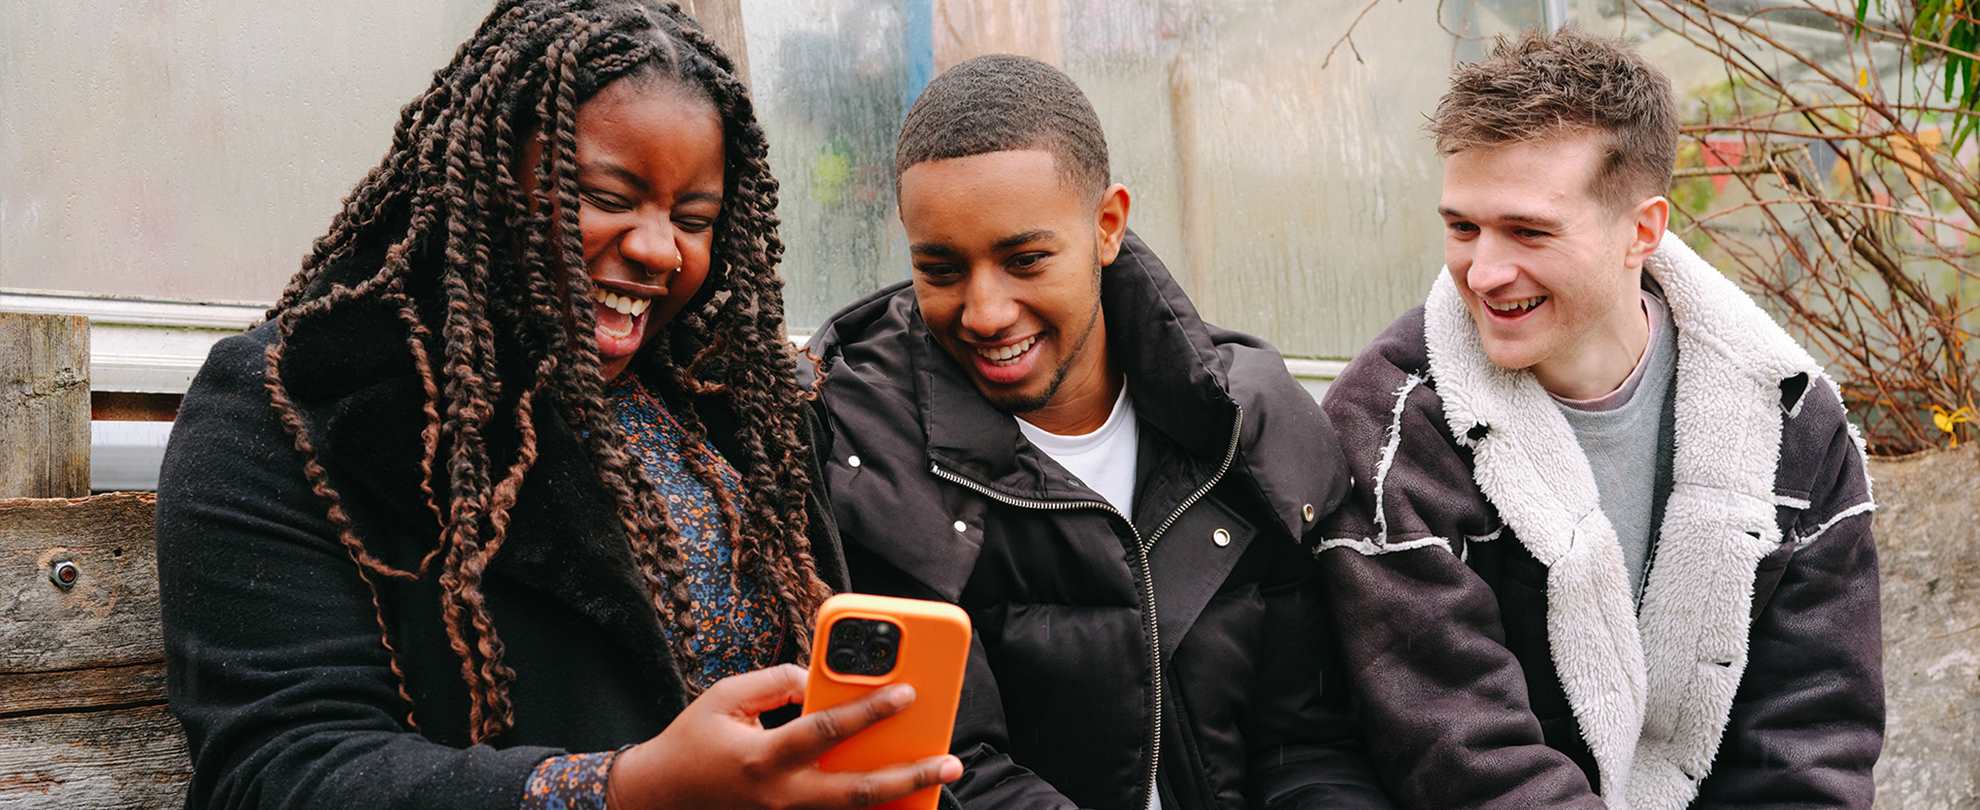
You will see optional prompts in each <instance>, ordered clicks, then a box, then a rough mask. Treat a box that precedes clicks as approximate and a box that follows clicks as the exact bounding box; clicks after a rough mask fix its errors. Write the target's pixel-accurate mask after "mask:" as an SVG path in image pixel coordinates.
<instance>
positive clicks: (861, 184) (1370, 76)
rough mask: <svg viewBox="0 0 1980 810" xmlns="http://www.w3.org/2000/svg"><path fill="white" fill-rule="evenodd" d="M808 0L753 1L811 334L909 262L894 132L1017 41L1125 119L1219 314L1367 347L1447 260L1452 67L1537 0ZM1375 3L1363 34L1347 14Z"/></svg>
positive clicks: (1203, 293) (754, 32) (759, 63)
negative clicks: (946, 73)
mask: <svg viewBox="0 0 1980 810" xmlns="http://www.w3.org/2000/svg"><path fill="white" fill-rule="evenodd" d="M1438 6H1439V4H1437V3H1430V2H1423V3H1417V2H1406V3H1393V2H1381V3H1375V4H1372V6H1370V4H1368V3H1365V2H1363V0H1325V1H1324V2H1316V1H1315V0H1168V1H1167V2H1157V1H1154V0H1131V1H1129V2H1122V1H1121V0H973V1H971V0H891V1H889V2H848V1H847V0H792V1H791V2H783V3H764V4H751V5H748V6H746V7H745V25H746V31H747V36H748V40H749V51H750V56H751V69H752V71H753V73H754V81H755V85H756V91H757V98H758V107H759V109H760V110H761V113H762V115H763V118H764V121H765V125H766V127H768V129H769V133H770V136H771V141H772V142H771V155H772V164H773V166H774V168H775V169H776V171H777V175H778V178H779V179H780V180H781V181H782V183H783V194H784V200H783V207H782V214H783V219H784V223H785V228H784V241H785V243H786V245H787V246H788V253H787V258H786V261H785V265H784V276H785V279H786V283H787V285H788V286H787V296H788V300H789V304H788V310H789V312H790V313H791V319H792V328H793V329H794V330H795V331H804V330H805V329H807V328H808V327H811V326H813V325H815V324H817V323H819V322H820V321H821V320H822V319H823V318H825V317H826V316H828V315H829V314H830V313H831V312H833V311H835V310H836V309H838V308H839V307H840V306H842V305H843V304H845V303H846V302H847V301H849V300H851V299H852V298H853V297H854V296H856V295H859V294H862V293H865V292H868V291H871V290H875V289H878V288H879V287H881V286H884V285H886V284H890V283H894V282H898V281H902V280H905V279H907V278H908V269H909V266H908V260H907V255H906V248H905V245H904V236H903V235H902V233H901V230H900V225H899V219H898V213H897V211H896V210H895V208H894V198H893V144H894V137H895V135H896V133H897V131H898V128H899V125H900V121H901V118H902V116H903V115H904V113H905V109H906V106H907V105H908V104H910V103H912V100H913V98H914V97H915V94H916V93H917V92H918V91H919V89H920V88H921V87H922V86H923V85H924V84H925V83H926V81H927V80H928V78H929V77H930V75H931V74H933V73H935V72H939V71H940V70H941V69H943V68H945V67H948V66H949V65H952V64H955V63H956V62H959V61H962V60H963V59H966V58H968V57H970V56H974V55H978V54H981V53H992V52H1017V53H1024V54H1027V55H1031V56H1035V57H1037V58H1040V59H1043V60H1046V61H1048V62H1051V63H1053V64H1056V65H1059V66H1060V67H1062V68H1063V69H1065V70H1066V72H1067V73H1069V74H1070V75H1071V76H1072V77H1073V78H1074V79H1075V80H1077V81H1078V82H1079V84H1080V86H1081V87H1082V88H1083V89H1084V90H1085V91H1086V94H1087V96H1088V97H1089V98H1090V99H1092V101H1093V104H1094V107H1095V108H1096V110H1097V111H1098V112H1099V114H1100V119H1101V122H1102V124H1103V125H1104V126H1105V127H1106V130H1107V135H1108V139H1109V146H1110V150H1111V153H1112V160H1113V172H1114V177H1115V179H1116V180H1118V181H1120V182H1122V183H1124V184H1126V185H1127V187H1128V189H1129V191H1130V192H1131V194H1132V197H1133V210H1132V213H1131V215H1130V217H1129V220H1130V223H1131V224H1132V226H1133V227H1134V228H1135V230H1136V231H1137V232H1138V233H1140V234H1141V236H1142V237H1143V238H1144V239H1146V240H1147V241H1148V243H1149V244H1150V245H1151V246H1153V247H1154V249H1155V250H1156V252H1157V253H1158V254H1159V255H1160V256H1161V257H1162V258H1163V259H1164V260H1165V261H1166V262H1167V263H1168V265H1169V267H1170V269H1171V270H1172V271H1173V272H1174V273H1175V274H1176V276H1177V277H1178V278H1179V279H1180V280H1181V281H1182V283H1183V285H1184V287H1185V288H1186V289H1187V290H1188V291H1189V293H1190V294H1191V296H1192V298H1193V299H1194V300H1195V301H1196V303H1197V305H1198V306H1199V308H1201V309H1202V310H1203V312H1204V313H1205V315H1206V316H1207V317H1209V318H1210V319H1211V320H1213V321H1216V322H1219V323H1222V324H1224V325H1227V326H1231V327H1234V328H1238V329H1243V330H1245V331H1249V332H1254V333H1257V334H1260V335H1263V336H1265V337H1267V338H1268V339H1270V340H1272V341H1273V342H1274V343H1276V344H1278V345H1279V346H1280V347H1281V348H1282V349H1283V350H1284V351H1285V352H1286V353H1287V354H1289V355H1294V356H1305V357H1348V356H1351V355H1352V354H1353V353H1354V352H1355V351H1356V350H1357V349H1358V348H1359V347H1360V346H1361V345H1362V344H1363V343H1365V342H1366V341H1367V340H1368V339H1369V338H1371V337H1373V336H1374V335H1375V333H1376V332H1377V331H1379V330H1380V329H1381V328H1382V327H1383V326H1384V325H1386V324H1387V323H1388V322H1389V321H1390V320H1391V319H1393V318H1394V317H1395V316H1396V315H1397V314H1399V313H1401V312H1402V311H1404V310H1406V309H1408V308H1410V307H1411V306H1414V305H1415V304H1416V303H1418V302H1419V301H1420V300H1421V299H1422V296H1423V294H1424V292H1425V291H1426V290H1427V287H1428V283H1429V281H1430V279H1431V278H1432V276H1433V275H1434V274H1435V273H1436V272H1437V269H1438V267H1439V265H1440V264H1441V257H1442V233H1441V231H1442V225H1441V222H1440V221H1439V220H1438V218H1437V215H1436V202H1437V197H1438V187H1439V182H1440V177H1441V175H1440V171H1441V169H1440V163H1439V160H1438V157H1437V155H1436V154H1435V150H1434V149H1433V148H1432V146H1431V144H1430V142H1429V140H1428V139H1427V138H1426V137H1425V136H1424V135H1423V132H1422V124H1423V121H1424V116H1425V115H1427V114H1428V113H1429V111H1430V110H1431V109H1432V108H1433V107H1434V106H1435V104H1436V100H1437V97H1438V96H1439V95H1440V94H1441V93H1442V91H1443V86H1444V82H1445V78H1446V76H1447V74H1448V72H1449V70H1450V67H1451V65H1452V64H1453V63H1454V62H1455V61H1457V60H1460V59H1465V58H1475V56H1476V53H1478V52H1479V48H1480V44H1479V43H1480V42H1482V41H1483V40H1484V38H1486V37H1489V36H1491V35H1493V34H1497V33H1503V32H1507V31H1513V30H1517V29H1520V28H1524V27H1537V26H1539V25H1541V24H1542V16H1541V15H1542V12H1541V7H1540V5H1539V3H1538V2H1535V1H1534V0H1520V1H1519V2H1476V3H1473V2H1459V1H1458V0H1452V2H1447V3H1444V4H1442V6H1443V7H1442V8H1441V15H1442V16H1441V19H1440V18H1439V13H1440V9H1439V7H1438ZM1364 7H1368V9H1369V10H1368V13H1367V14H1366V16H1365V17H1364V18H1363V19H1362V20H1361V22H1360V24H1359V26H1358V27H1357V28H1356V29H1355V33H1354V37H1353V39H1352V41H1351V42H1350V41H1345V40H1342V36H1343V34H1345V33H1346V31H1347V28H1348V23H1349V21H1350V20H1352V19H1354V17H1355V15H1356V14H1357V13H1358V12H1360V11H1361V10H1362V9H1363V8H1364Z"/></svg>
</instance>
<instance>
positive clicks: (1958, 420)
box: [1932, 405, 1975, 447]
mask: <svg viewBox="0 0 1980 810" xmlns="http://www.w3.org/2000/svg"><path fill="white" fill-rule="evenodd" d="M1974 420H1975V414H1974V412H1973V406H1971V405H1962V406H1960V408H1959V410H1955V411H1948V410H1946V409H1945V408H1942V407H1939V406H1937V405H1934V406H1932V424H1933V425H1935V426H1937V427H1938V428H1939V431H1940V432H1941V433H1946V434H1949V435H1950V436H1951V438H1952V441H1951V443H1950V444H1948V445H1946V446H1947V447H1958V446H1959V434H1958V433H1956V432H1955V430H1956V429H1957V428H1958V426H1959V425H1961V424H1965V423H1967V422H1972V421H1974Z"/></svg>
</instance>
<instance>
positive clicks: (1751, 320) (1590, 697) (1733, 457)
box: [1424, 233, 1821, 808]
mask: <svg viewBox="0 0 1980 810" xmlns="http://www.w3.org/2000/svg"><path fill="white" fill-rule="evenodd" d="M1644 270H1645V271H1646V272H1647V273H1649V274H1650V276H1651V278H1653V279H1655V280H1656V281H1657V283H1658V284H1660V285H1661V286H1662V287H1663V290H1664V294H1665V299H1666V301H1667V302H1668V303H1669V305H1670V310H1671V317H1672V322H1673V323H1674V324H1675V325H1676V327H1677V330H1678V338H1677V340H1678V361H1677V381H1676V386H1675V389H1674V396H1676V397H1677V402H1676V414H1677V427H1676V459H1675V464H1674V474H1673V485H1672V491H1671V493H1670V498H1669V503H1668V506H1667V507H1666V511H1665V515H1664V521H1663V525H1662V526H1661V528H1660V530H1659V534H1658V539H1657V543H1656V547H1655V550H1654V552H1653V553H1654V557H1653V565H1652V567H1651V570H1650V575H1649V581H1648V583H1647V586H1646V588H1645V591H1644V596H1643V604H1642V610H1641V613H1640V614H1638V613H1637V612H1635V611H1633V610H1632V606H1631V604H1630V598H1629V593H1630V587H1629V583H1628V580H1627V578H1626V575H1625V573H1624V568H1623V561H1622V552H1621V548H1620V546H1619V545H1618V543H1617V541H1616V535H1615V529H1614V528H1613V527H1612V526H1611V525H1610V523H1609V520H1608V518H1607V516H1605V515H1604V514H1603V513H1602V510H1601V501H1600V498H1599V496H1598V494H1597V492H1596V488H1595V479H1594V475H1593V473H1592V472H1591V471H1590V469H1589V466H1588V460H1587V458H1586V456H1584V455H1583V454H1582V452H1581V450H1580V447H1579V445H1578V444H1577V443H1576V441H1575V438H1574V433H1573V431H1572V429H1571V428H1569V426H1568V424H1567V421H1566V419H1565V418H1564V417H1562V415H1561V414H1560V409H1559V408H1557V407H1555V405H1554V403H1553V401H1552V399H1550V398H1549V397H1548V395H1547V392H1546V391H1545V390H1543V389H1542V388H1541V387H1540V384H1539V383H1538V382H1537V381H1536V380H1535V379H1534V377H1533V375H1532V374H1530V373H1527V372H1524V371H1507V370H1504V369H1501V368H1499V367H1497V366H1494V365H1493V364H1492V362H1491V361H1490V360H1489V359H1488V358H1487V357H1486V355H1485V352H1484V348H1483V345H1482V344H1481V343H1480V341H1479V338H1478V332H1477V329H1476V328H1475V326H1474V324H1473V323H1472V320H1471V316H1470V314H1469V312H1467V310H1466V308H1465V306H1464V302H1463V300H1462V299H1461V298H1460V297H1459V295H1458V291H1457V288H1456V285H1455V284H1454V282H1453V281H1452V280H1451V277H1450V274H1449V273H1448V272H1443V273H1440V274H1439V275H1438V278H1437V281H1436V283H1435V285H1434V286H1433V288H1432V290H1431V292H1430V297H1429V300H1428V301H1427V302H1426V304H1425V307H1424V310H1425V312H1424V337H1425V341H1426V343H1427V348H1428V351H1429V356H1430V373H1431V376H1432V377H1434V378H1435V379H1436V382H1437V391H1438V394H1439V395H1440V397H1441V398H1442V400H1443V404H1444V414H1445V417H1446V419H1447V421H1448V427H1449V429H1450V432H1451V435H1452V436H1454V437H1456V438H1457V441H1458V442H1460V443H1462V444H1466V445H1468V446H1470V447H1471V448H1472V449H1473V452H1474V457H1475V460H1476V461H1475V467H1474V470H1473V475H1474V477H1475V478H1476V480H1477V483H1478V485H1479V487H1480V488H1481V489H1482V490H1483V492H1484V493H1485V496H1486V497H1487V498H1489V499H1490V500H1491V501H1492V504H1493V505H1494V506H1495V507H1496V508H1497V509H1498V511H1499V513H1500V515H1501V516H1503V518H1504V519H1505V522H1506V524H1507V525H1509V526H1510V527H1511V528H1512V529H1513V532H1514V534H1515V535H1516V536H1517V537H1518V538H1519V540H1520V542H1521V543H1523V544H1524V545H1525V547H1526V549H1527V551H1528V552H1529V553H1531V554H1532V555H1533V556H1534V557H1535V558H1536V559H1538V560H1539V561H1540V562H1541V563H1542V564H1544V565H1546V566H1547V568H1548V574H1547V634H1548V639H1549V648H1550V650H1551V654H1552V657H1553V660H1554V666H1555V668H1556V669H1557V670H1558V671H1559V674H1560V679H1561V686H1562V688H1563V690H1564V691H1565V692H1566V694H1567V698H1568V703H1569V705H1570V706H1571V707H1572V709H1573V711H1574V716H1575V720H1576V722H1577V723H1578V724H1579V727H1580V730H1581V733H1582V737H1583V738H1584V739H1585V740H1586V741H1587V743H1588V746H1589V750H1590V751H1591V752H1592V753H1593V754H1594V757H1595V760H1596V764H1597V766H1598V768H1599V769H1600V773H1601V783H1602V788H1603V790H1602V792H1603V794H1604V795H1605V798H1606V799H1607V800H1608V801H1609V803H1610V805H1611V806H1612V807H1635V808H1667V807H1668V808H1679V807H1683V806H1685V805H1686V804H1688V803H1689V802H1690V801H1691V799H1692V798H1694V797H1695V796H1696V795H1697V791H1698V784H1699V782H1700V781H1702V780H1703V779H1704V778H1705V776H1706V775H1707V774H1708V773H1709V772H1710V769H1711V765H1712V761H1713V759H1714V757H1715V756H1716V755H1717V753H1718V747H1719V741H1720V738H1721V737H1722V736H1723V733H1724V731H1725V727H1726V722H1727V718H1728V715H1729V714H1730V712H1731V707H1732V700H1733V695H1734V693H1735V691H1737V689H1738V686H1739V681H1740V676H1741V674H1742V673H1743V672H1744V671H1745V669H1746V662H1747V658H1746V656H1747V634H1748V630H1749V625H1750V623H1751V618H1750V617H1751V613H1750V611H1751V605H1752V599H1753V581H1754V569H1755V567H1756V565H1757V564H1758V562H1759V560H1760V558H1761V557H1763V556H1765V555H1766V554H1767V553H1768V552H1770V551H1772V550H1773V549H1774V548H1776V547H1777V546H1778V544H1779V543H1780V542H1781V541H1782V539H1783V538H1782V537H1781V532H1780V529H1779V527H1778V525H1777V524H1776V520H1775V518H1776V513H1775V499H1774V484H1775V478H1776V471H1777V470H1776V468H1777V467H1778V466H1779V462H1780V455H1781V433H1782V419H1783V414H1784V413H1785V414H1787V415H1788V416H1789V417H1791V416H1792V415H1793V414H1794V413H1797V412H1798V411H1799V410H1800V399H1801V397H1802V396H1803V395H1805V394H1806V392H1807V390H1808V388H1809V387H1810V386H1809V383H1810V381H1811V380H1812V379H1814V378H1815V377H1816V376H1818V375H1820V374H1821V370H1820V367H1819V366H1817V364H1816V363H1815V361H1814V359H1813V358H1811V357H1810V356H1809V355H1808V353H1807V352H1806V351H1804V350H1803V349H1802V348H1801V347H1800V346H1799V345H1797V344H1796V343H1795V342H1794V340H1793V339H1792V338H1791V337H1789V336H1788V334H1787V333H1786V332H1785V331H1784V330H1782V329H1781V328H1780V326H1779V325H1777V324H1775V323H1774V321H1773V319H1772V318H1770V317H1769V316H1768V315H1767V314H1766V313H1765V312H1763V311H1762V310H1761V309H1760V308H1759V306H1757V305H1756V304H1755V303H1754V302H1753V301H1752V299H1750V298H1748V297H1747V296H1746V294H1745V293H1744V292H1742V291H1741V290H1740V289H1739V288H1738V287H1736V286H1735V285H1734V284H1733V283H1732V282H1731V281H1730V280H1728V279H1727V278H1726V277H1725V276H1724V275H1722V274H1720V273H1719V272H1718V271H1717V270H1716V269H1714V268H1713V267H1712V266H1711V265H1709V264H1707V263H1706V262H1705V261H1704V260H1702V259H1700V258H1699V257H1698V255H1697V254H1696V253H1694V252H1692V250H1691V248H1690V247H1688V246H1686V245H1685V244H1684V242H1683V240H1681V239H1679V238H1678V237H1677V236H1675V235H1673V234H1669V233H1667V234H1665V236H1664V239H1663V242H1662V243H1661V244H1660V245H1659V246H1658V248H1657V251H1656V252H1655V254H1653V255H1652V256H1651V257H1650V259H1649V260H1648V261H1647V262H1646V263H1645V266H1644ZM1473 436H1476V437H1478V438H1476V439H1474V438H1471V437H1473Z"/></svg>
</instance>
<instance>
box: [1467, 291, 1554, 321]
mask: <svg viewBox="0 0 1980 810" xmlns="http://www.w3.org/2000/svg"><path fill="white" fill-rule="evenodd" d="M1547 299H1548V296H1545V295H1535V296H1532V297H1529V298H1508V299H1505V300H1502V301H1494V300H1492V299H1490V298H1485V297H1483V296H1481V297H1479V299H1478V303H1480V304H1484V305H1485V311H1486V312H1487V313H1488V314H1490V315H1491V316H1492V318H1493V319H1495V320H1501V321H1516V320H1520V319H1522V318H1525V317H1526V316H1528V315H1531V314H1533V310H1535V309H1538V308H1539V307H1540V305H1541V304H1545V303H1547Z"/></svg>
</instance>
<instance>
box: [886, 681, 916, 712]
mask: <svg viewBox="0 0 1980 810" xmlns="http://www.w3.org/2000/svg"><path fill="white" fill-rule="evenodd" d="M887 702H888V703H891V704H893V705H894V708H896V709H905V708H907V705H908V704H909V703H913V702H914V687H913V686H910V685H908V684H904V683H903V684H896V685H895V686H894V687H893V688H892V689H889V690H887Z"/></svg>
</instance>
